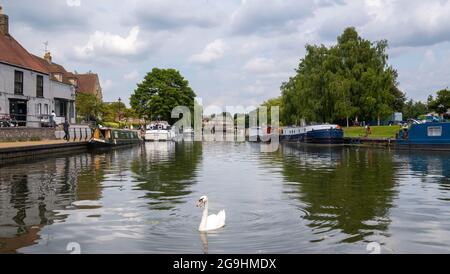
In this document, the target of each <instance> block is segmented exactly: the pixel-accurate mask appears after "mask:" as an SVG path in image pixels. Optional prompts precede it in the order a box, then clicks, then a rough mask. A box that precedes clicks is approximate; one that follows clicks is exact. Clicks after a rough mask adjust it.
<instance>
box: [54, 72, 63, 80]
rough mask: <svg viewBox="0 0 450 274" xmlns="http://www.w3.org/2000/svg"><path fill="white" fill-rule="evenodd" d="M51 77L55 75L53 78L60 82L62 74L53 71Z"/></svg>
mask: <svg viewBox="0 0 450 274" xmlns="http://www.w3.org/2000/svg"><path fill="white" fill-rule="evenodd" d="M53 77H55V79H56V80H57V81H59V82H62V80H63V79H62V77H63V76H62V74H61V73H54V74H53Z"/></svg>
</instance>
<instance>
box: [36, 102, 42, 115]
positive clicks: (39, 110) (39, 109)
mask: <svg viewBox="0 0 450 274" xmlns="http://www.w3.org/2000/svg"><path fill="white" fill-rule="evenodd" d="M41 114H42V104H36V115H41Z"/></svg>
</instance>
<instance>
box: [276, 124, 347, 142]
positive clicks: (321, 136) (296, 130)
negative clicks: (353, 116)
mask: <svg viewBox="0 0 450 274" xmlns="http://www.w3.org/2000/svg"><path fill="white" fill-rule="evenodd" d="M280 140H281V141H282V142H297V143H308V144H343V143H344V131H343V130H342V128H341V127H340V126H338V125H329V124H322V125H312V126H305V127H286V128H283V129H282V131H281V135H280Z"/></svg>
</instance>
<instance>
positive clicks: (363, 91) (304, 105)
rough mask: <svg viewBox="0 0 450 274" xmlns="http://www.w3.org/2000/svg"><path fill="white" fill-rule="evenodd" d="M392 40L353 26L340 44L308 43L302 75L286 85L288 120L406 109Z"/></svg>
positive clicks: (366, 116) (369, 116)
mask: <svg viewBox="0 0 450 274" xmlns="http://www.w3.org/2000/svg"><path fill="white" fill-rule="evenodd" d="M387 46H388V45H387V41H385V40H383V41H378V42H374V43H373V42H370V41H369V40H365V39H363V38H361V37H360V36H359V35H358V33H357V32H356V30H355V29H354V28H353V27H350V28H347V29H346V30H345V31H344V32H343V33H342V35H341V36H339V37H338V41H337V44H336V45H335V46H332V47H326V46H324V45H320V46H317V45H307V46H306V55H305V57H304V58H303V59H301V60H300V64H299V66H298V69H297V71H296V72H297V73H296V75H295V76H293V77H291V78H290V79H289V81H287V82H285V83H283V85H282V86H281V91H282V101H283V106H284V111H283V114H282V120H283V122H284V123H285V124H298V123H299V122H300V121H301V120H303V119H304V120H306V121H309V122H330V123H331V122H339V121H346V122H347V124H348V122H349V119H355V120H365V121H374V120H378V122H379V121H380V120H381V119H383V118H385V117H387V116H388V115H390V114H391V113H392V112H393V111H397V110H400V109H401V108H402V107H403V102H404V95H403V93H402V92H401V91H400V90H399V89H398V88H397V85H398V83H397V72H396V71H395V70H394V69H393V68H392V67H391V66H389V65H388V63H387V60H388V55H387V54H386V49H387Z"/></svg>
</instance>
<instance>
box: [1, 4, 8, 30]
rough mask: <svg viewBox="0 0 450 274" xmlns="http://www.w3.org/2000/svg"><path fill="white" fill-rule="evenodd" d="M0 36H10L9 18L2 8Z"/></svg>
mask: <svg viewBox="0 0 450 274" xmlns="http://www.w3.org/2000/svg"><path fill="white" fill-rule="evenodd" d="M0 34H1V35H8V34H9V18H8V15H6V14H3V8H2V6H0Z"/></svg>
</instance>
